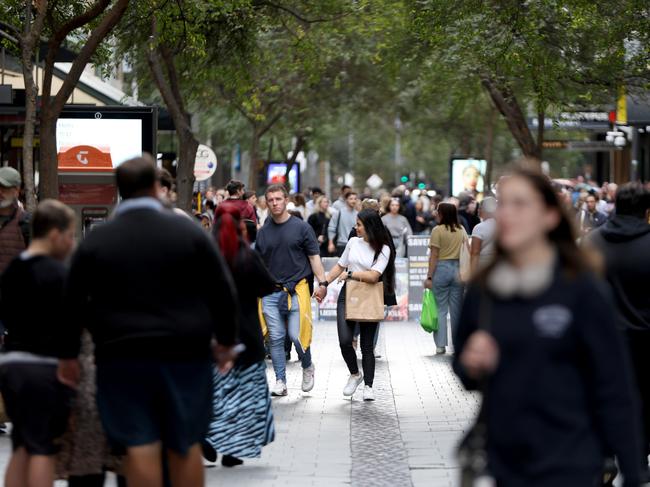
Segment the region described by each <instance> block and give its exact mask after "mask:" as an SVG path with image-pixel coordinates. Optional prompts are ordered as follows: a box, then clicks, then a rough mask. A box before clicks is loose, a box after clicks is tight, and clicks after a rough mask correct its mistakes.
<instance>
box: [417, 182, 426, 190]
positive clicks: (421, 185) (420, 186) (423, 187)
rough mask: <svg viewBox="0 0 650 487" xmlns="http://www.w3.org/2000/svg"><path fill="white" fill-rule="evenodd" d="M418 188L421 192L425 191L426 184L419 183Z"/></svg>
mask: <svg viewBox="0 0 650 487" xmlns="http://www.w3.org/2000/svg"><path fill="white" fill-rule="evenodd" d="M418 188H419V189H421V190H425V189H427V185H426V183H419V184H418Z"/></svg>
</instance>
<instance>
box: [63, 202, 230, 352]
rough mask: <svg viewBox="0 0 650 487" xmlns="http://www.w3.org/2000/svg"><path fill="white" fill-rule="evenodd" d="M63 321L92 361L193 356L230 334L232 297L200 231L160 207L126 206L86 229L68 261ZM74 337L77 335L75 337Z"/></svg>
mask: <svg viewBox="0 0 650 487" xmlns="http://www.w3.org/2000/svg"><path fill="white" fill-rule="evenodd" d="M67 291H68V305H69V307H70V308H69V310H70V312H71V316H72V319H71V321H70V324H69V326H70V327H72V328H73V329H75V330H77V337H78V336H79V334H80V330H81V328H83V327H86V328H88V329H89V330H90V333H91V334H92V336H93V340H94V342H95V356H96V358H97V360H99V361H101V360H104V359H114V358H138V359H156V360H200V359H205V358H208V357H210V356H211V355H210V353H211V352H210V340H211V339H212V337H215V338H216V339H217V340H218V341H219V343H221V344H223V345H231V344H233V343H234V342H235V341H236V338H237V323H238V314H239V301H238V299H237V291H236V289H235V286H234V283H233V280H232V276H231V274H230V271H229V269H228V267H227V265H226V263H225V261H224V259H223V257H222V256H221V254H220V252H219V251H218V250H217V247H216V245H215V244H214V242H213V241H212V239H211V238H210V237H209V236H208V234H206V232H205V231H204V230H203V229H202V228H200V227H199V226H198V225H196V224H195V223H194V222H192V221H190V220H189V219H186V218H184V217H182V216H178V215H176V214H174V213H172V212H168V211H156V210H151V209H133V210H130V211H126V212H124V213H123V214H119V215H117V216H116V217H115V218H113V219H112V220H110V221H109V222H107V223H105V224H103V225H101V226H99V227H97V228H96V229H94V230H93V231H92V232H91V233H90V234H89V235H88V237H86V239H85V240H84V241H83V242H82V243H81V245H80V246H79V248H78V250H77V252H76V253H75V255H74V257H73V259H72V266H71V269H70V275H69V279H68V286H67ZM77 342H78V340H77Z"/></svg>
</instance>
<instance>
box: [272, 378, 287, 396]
mask: <svg viewBox="0 0 650 487" xmlns="http://www.w3.org/2000/svg"><path fill="white" fill-rule="evenodd" d="M271 395H272V396H286V395H287V384H286V383H285V382H284V381H283V380H276V381H275V387H274V388H273V390H272V391H271Z"/></svg>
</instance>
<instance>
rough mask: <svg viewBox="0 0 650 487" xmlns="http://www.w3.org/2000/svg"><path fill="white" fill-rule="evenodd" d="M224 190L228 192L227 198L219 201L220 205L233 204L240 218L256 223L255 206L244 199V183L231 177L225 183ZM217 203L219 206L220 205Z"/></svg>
mask: <svg viewBox="0 0 650 487" xmlns="http://www.w3.org/2000/svg"><path fill="white" fill-rule="evenodd" d="M226 191H227V192H228V198H227V199H225V200H223V201H222V202H221V205H226V206H234V207H235V208H237V209H238V210H239V213H240V214H241V217H242V219H244V220H253V221H254V222H255V223H257V215H256V214H255V208H253V206H252V205H251V204H250V203H249V202H248V201H246V200H245V199H244V195H245V194H246V191H245V186H244V183H242V182H241V181H237V180H236V179H232V180H231V181H230V182H229V183H228V184H227V185H226ZM221 205H219V206H221Z"/></svg>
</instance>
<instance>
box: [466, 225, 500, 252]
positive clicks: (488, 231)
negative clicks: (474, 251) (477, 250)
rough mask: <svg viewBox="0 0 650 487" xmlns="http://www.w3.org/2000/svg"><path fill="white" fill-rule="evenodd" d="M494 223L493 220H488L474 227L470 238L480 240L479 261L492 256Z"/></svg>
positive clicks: (494, 232) (495, 228) (493, 250)
mask: <svg viewBox="0 0 650 487" xmlns="http://www.w3.org/2000/svg"><path fill="white" fill-rule="evenodd" d="M496 223H497V222H496V220H495V219H494V218H488V219H487V220H484V221H483V222H481V223H479V224H478V225H476V226H475V227H474V231H473V232H472V237H476V238H478V239H479V240H481V254H480V258H481V259H487V258H490V257H491V256H492V255H494V252H495V246H494V237H495V234H496V230H497V226H496Z"/></svg>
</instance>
